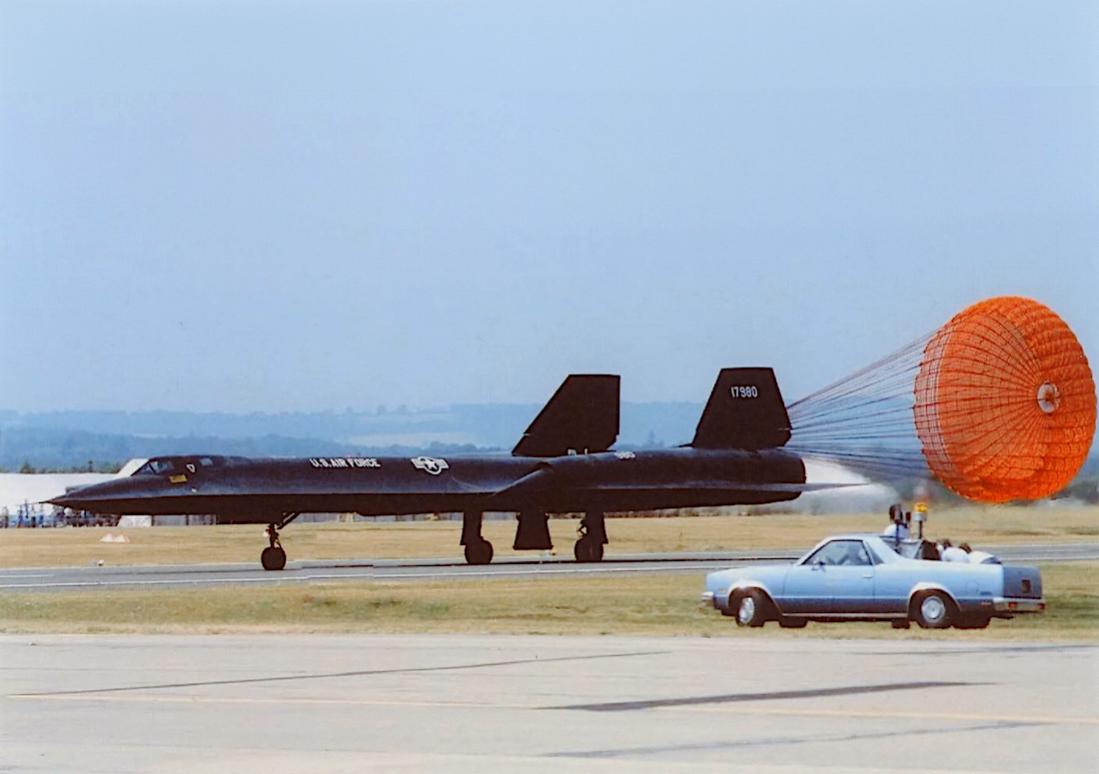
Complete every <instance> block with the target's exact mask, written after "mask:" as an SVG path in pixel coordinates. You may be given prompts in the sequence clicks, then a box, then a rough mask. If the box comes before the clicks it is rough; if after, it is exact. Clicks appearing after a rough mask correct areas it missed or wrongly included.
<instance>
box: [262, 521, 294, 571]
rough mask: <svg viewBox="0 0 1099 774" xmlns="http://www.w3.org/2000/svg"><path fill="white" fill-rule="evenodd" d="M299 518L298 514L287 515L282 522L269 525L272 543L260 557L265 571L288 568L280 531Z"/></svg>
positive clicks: (268, 529)
mask: <svg viewBox="0 0 1099 774" xmlns="http://www.w3.org/2000/svg"><path fill="white" fill-rule="evenodd" d="M296 518H298V514H296V513H288V514H286V515H285V516H284V517H283V518H282V520H281V521H279V522H272V523H271V524H268V525H267V540H268V542H269V543H270V545H269V546H267V548H265V549H263V553H261V554H260V555H259V561H260V564H262V565H263V569H265V570H281V569H283V568H284V567H286V551H285V550H283V547H282V543H281V542H279V530H280V529H282V528H283V527H285V526H286V525H287V524H289V523H290V522H292V521H293V520H294V519H296Z"/></svg>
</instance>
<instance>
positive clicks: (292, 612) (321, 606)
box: [0, 562, 1099, 640]
mask: <svg viewBox="0 0 1099 774" xmlns="http://www.w3.org/2000/svg"><path fill="white" fill-rule="evenodd" d="M1042 573H1043V579H1044V584H1045V589H1046V594H1047V599H1048V600H1049V603H1050V607H1049V612H1048V613H1047V614H1045V615H1041V616H1022V617H1020V618H1018V619H1016V620H1014V621H994V622H993V623H992V626H991V627H990V628H989V629H987V630H982V631H970V632H959V631H946V632H925V631H921V630H918V629H915V628H914V629H912V630H909V631H907V632H899V631H894V630H893V629H891V628H889V626H888V625H887V624H811V625H810V626H809V627H808V628H807V629H804V630H799V631H791V630H783V629H779V628H778V627H777V626H774V625H768V626H766V627H764V629H762V630H744V629H738V628H737V627H736V626H735V625H734V624H733V623H732V621H731V620H730V619H727V618H723V617H721V616H720V615H719V614H718V613H717V612H716V611H714V610H712V609H703V608H702V607H700V606H699V604H698V597H699V593H700V592H701V591H702V574H701V573H683V574H668V575H639V576H630V577H616V578H560V577H554V578H537V579H527V580H504V579H480V580H455V581H452V582H447V583H442V582H440V583H409V582H404V583H401V582H386V583H381V582H371V583H345V584H329V585H318V586H305V587H303V586H264V587H260V588H256V587H239V586H237V587H233V586H219V587H214V588H208V589H198V590H195V589H184V590H179V589H156V590H143V589H127V590H106V591H94V592H88V591H73V592H58V593H53V592H37V593H17V594H4V595H2V596H0V632H70V633H108V632H109V633H153V632H188V633H222V632H251V633H258V632H401V633H412V632H477V633H511V634H660V635H683V636H704V637H712V636H738V637H759V636H782V637H799V636H810V637H819V636H826V637H889V638H893V639H895V638H935V639H988V638H995V639H1005V638H1007V639H1086V640H1097V639H1099V563H1096V562H1090V563H1075V564H1051V565H1045V566H1043V567H1042Z"/></svg>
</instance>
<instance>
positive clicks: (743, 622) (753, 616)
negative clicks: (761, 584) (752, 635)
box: [734, 589, 769, 628]
mask: <svg viewBox="0 0 1099 774" xmlns="http://www.w3.org/2000/svg"><path fill="white" fill-rule="evenodd" d="M768 604H769V603H768V601H767V598H766V597H765V596H764V595H763V594H762V593H760V592H759V591H756V590H755V589H751V590H749V591H746V592H744V593H743V594H741V595H740V596H739V597H737V598H736V600H735V608H734V609H735V610H736V624H737V626H751V627H753V628H754V627H758V626H763V624H764V623H766V621H767V607H768Z"/></svg>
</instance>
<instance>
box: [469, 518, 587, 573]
mask: <svg viewBox="0 0 1099 774" xmlns="http://www.w3.org/2000/svg"><path fill="white" fill-rule="evenodd" d="M482 517H483V515H482V513H481V512H480V511H466V512H465V513H463V514H462V540H461V544H462V545H463V546H465V553H466V562H467V563H469V564H488V563H489V562H491V561H492V543H490V542H488V541H487V540H485V539H484V538H483V537H482V536H481V522H482ZM516 519H517V520H518V524H517V526H516V528H515V543H514V544H513V548H515V550H516V551H545V550H549V549H551V548H553V542H552V540H551V538H550V533H549V522H548V517H547V514H546V513H545V511H542V510H541V509H536V510H526V511H520V512H519V513H518V514H516ZM578 532H579V534H580V539H579V540H577V541H576V546H575V547H574V549H573V555H574V556H575V557H576V561H578V562H601V561H603V546H605V545H606V544H607V529H606V522H605V517H604V514H603V512H602V511H588V512H587V513H585V514H584V518H583V519H581V520H580V528H579V530H578Z"/></svg>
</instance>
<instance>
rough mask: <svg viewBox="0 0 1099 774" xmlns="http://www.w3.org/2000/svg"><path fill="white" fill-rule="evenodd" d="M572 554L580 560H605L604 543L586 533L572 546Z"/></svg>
mask: <svg viewBox="0 0 1099 774" xmlns="http://www.w3.org/2000/svg"><path fill="white" fill-rule="evenodd" d="M572 554H573V556H575V557H576V561H578V562H601V561H603V544H602V543H601V542H599V541H598V540H595V539H594V538H592V537H591V536H590V535H586V536H584V537H582V538H580V539H579V540H577V541H576V545H574V546H573V548H572Z"/></svg>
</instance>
